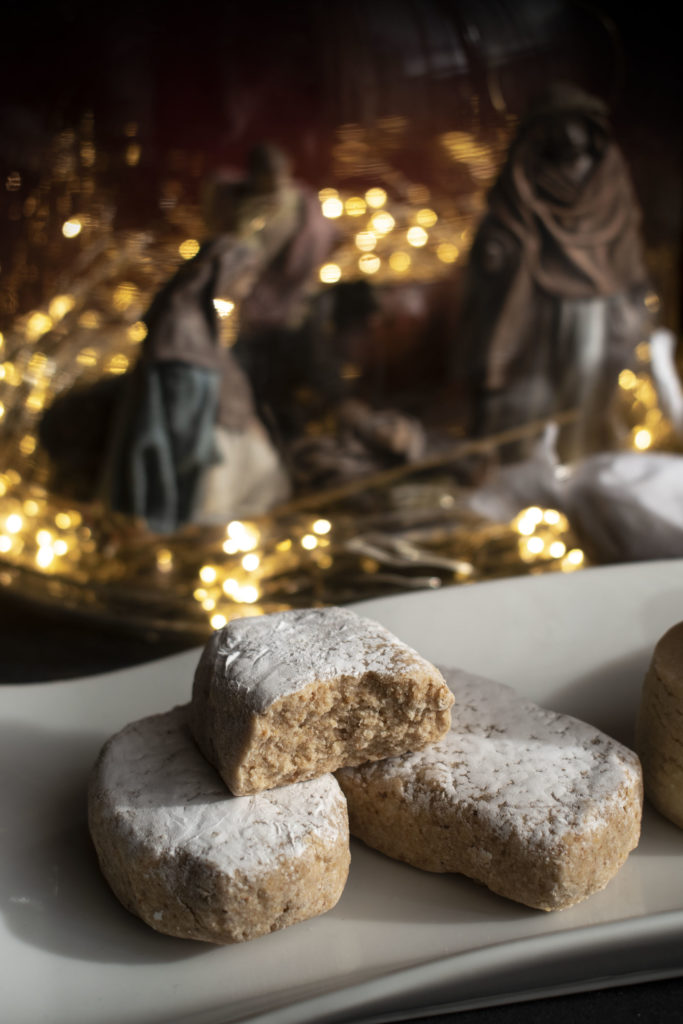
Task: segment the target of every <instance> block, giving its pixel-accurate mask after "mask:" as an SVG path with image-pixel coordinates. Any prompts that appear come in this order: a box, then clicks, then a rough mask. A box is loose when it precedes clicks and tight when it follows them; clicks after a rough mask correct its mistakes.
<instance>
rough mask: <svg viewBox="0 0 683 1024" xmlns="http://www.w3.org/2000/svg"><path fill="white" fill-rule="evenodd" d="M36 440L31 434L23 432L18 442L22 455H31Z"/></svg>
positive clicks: (34, 448)
mask: <svg viewBox="0 0 683 1024" xmlns="http://www.w3.org/2000/svg"><path fill="white" fill-rule="evenodd" d="M37 443H38V442H37V441H36V439H35V437H34V436H33V434H24V436H23V437H22V439H21V441H20V442H19V451H20V452H21V454H22V455H33V453H34V451H35V450H36V445H37Z"/></svg>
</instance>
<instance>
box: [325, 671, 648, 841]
mask: <svg viewBox="0 0 683 1024" xmlns="http://www.w3.org/2000/svg"><path fill="white" fill-rule="evenodd" d="M442 672H443V674H444V676H445V678H446V681H447V683H448V685H449V687H450V689H451V691H452V692H453V694H454V696H455V704H454V707H453V719H452V726H451V730H450V732H449V733H448V734H447V735H446V736H445V737H444V738H443V739H442V740H440V741H439V742H437V743H435V744H433V745H432V746H431V747H428V748H426V749H425V750H422V751H420V752H418V753H414V754H405V755H403V756H400V757H394V758H388V759H386V760H384V761H380V762H377V763H374V764H367V765H362V766H361V767H359V768H350V769H342V770H341V771H340V772H338V773H337V774H338V777H339V779H340V781H341V783H342V788H345V786H344V780H345V778H347V777H348V778H351V779H353V778H354V776H355V778H356V779H357V780H359V781H360V782H361V783H362V782H363V781H365V782H367V783H368V784H369V785H371V784H375V783H377V781H378V780H380V779H381V780H384V781H386V783H387V785H388V786H389V787H390V788H391V792H392V794H397V795H399V796H400V799H401V801H402V803H404V804H414V805H416V807H417V808H420V807H421V808H422V809H423V810H428V809H429V808H430V807H433V806H434V802H435V801H436V802H437V803H442V804H443V803H452V804H453V805H455V804H457V805H458V806H459V807H461V808H463V807H464V808H472V809H476V815H477V816H478V819H479V820H480V821H481V822H482V823H485V825H486V828H487V829H489V830H490V831H491V833H492V834H494V835H496V836H497V837H498V838H500V839H501V840H505V839H507V838H509V837H510V835H511V834H512V833H514V834H515V835H517V836H518V837H520V838H521V839H522V840H523V841H524V843H525V845H527V846H528V847H534V848H538V847H540V848H543V849H545V850H548V849H552V848H553V847H554V846H555V845H556V844H557V843H558V842H559V841H561V840H562V839H563V837H565V836H566V835H567V834H568V833H569V832H572V831H576V830H581V831H582V832H583V833H585V832H586V831H590V830H591V829H593V828H597V827H598V826H599V825H600V824H601V822H602V821H603V820H604V817H605V814H606V812H608V811H609V808H610V806H611V805H616V804H617V802H619V801H620V800H622V799H623V794H624V792H625V791H626V790H628V791H631V792H632V791H634V790H637V789H638V787H639V785H640V765H639V762H638V758H637V757H636V755H635V754H634V753H633V752H632V751H630V750H628V749H627V748H626V747H624V746H622V745H621V744H619V743H617V742H616V741H615V740H613V739H611V738H610V737H608V736H607V735H605V734H604V733H601V732H599V731H598V730H596V729H595V728H594V727H592V726H590V725H588V724H586V723H585V722H581V721H579V720H577V719H575V718H571V717H569V716H567V715H560V714H557V713H555V712H553V711H548V710H546V709H543V708H540V707H539V706H538V705H536V704H534V703H532V702H531V701H528V700H525V699H523V698H521V697H520V696H519V695H518V694H517V693H515V691H514V690H512V689H511V688H510V687H508V686H504V685H503V684H500V683H496V682H492V681H491V680H488V679H483V678H481V677H478V676H473V675H470V674H468V673H466V672H463V671H460V670H454V669H442ZM355 791H356V790H355V788H354V792H355ZM347 795H349V794H348V793H347ZM349 799H351V798H350V796H349ZM351 809H352V810H353V805H351Z"/></svg>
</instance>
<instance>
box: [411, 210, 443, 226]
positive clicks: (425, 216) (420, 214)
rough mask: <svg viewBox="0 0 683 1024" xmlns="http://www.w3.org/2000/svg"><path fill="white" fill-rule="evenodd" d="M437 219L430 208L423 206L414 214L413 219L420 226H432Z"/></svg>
mask: <svg viewBox="0 0 683 1024" xmlns="http://www.w3.org/2000/svg"><path fill="white" fill-rule="evenodd" d="M438 219H439V218H438V216H437V214H436V213H435V211H434V210H430V209H429V207H424V208H423V209H422V210H418V211H417V213H416V214H415V221H416V223H417V224H419V225H420V227H421V228H433V227H434V225H435V224H436V222H437V221H438Z"/></svg>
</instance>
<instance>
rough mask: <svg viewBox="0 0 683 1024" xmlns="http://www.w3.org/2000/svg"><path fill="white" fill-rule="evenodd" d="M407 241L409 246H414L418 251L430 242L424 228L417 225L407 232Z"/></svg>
mask: <svg viewBox="0 0 683 1024" xmlns="http://www.w3.org/2000/svg"><path fill="white" fill-rule="evenodd" d="M406 240H407V242H408V244H409V245H412V246H414V247H415V248H416V249H420V248H422V246H423V245H426V244H427V242H428V241H429V235H428V234H427V232H426V231H425V229H424V228H421V227H419V226H417V225H415V226H414V227H412V228H408V230H407V231H406Z"/></svg>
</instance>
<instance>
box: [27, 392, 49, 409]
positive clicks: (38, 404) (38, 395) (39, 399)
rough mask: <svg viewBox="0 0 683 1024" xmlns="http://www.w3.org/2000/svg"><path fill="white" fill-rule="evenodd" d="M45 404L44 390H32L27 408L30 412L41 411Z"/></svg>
mask: <svg viewBox="0 0 683 1024" xmlns="http://www.w3.org/2000/svg"><path fill="white" fill-rule="evenodd" d="M44 405H45V395H44V394H43V392H42V391H32V392H31V394H30V395H29V396H28V398H27V399H26V408H27V409H28V410H29V412H40V410H41V409H42V408H43V406H44Z"/></svg>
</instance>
